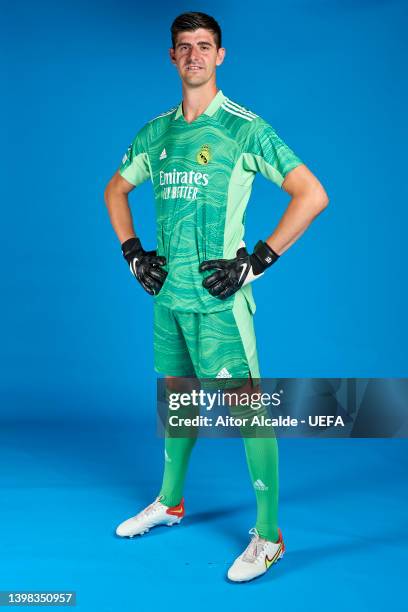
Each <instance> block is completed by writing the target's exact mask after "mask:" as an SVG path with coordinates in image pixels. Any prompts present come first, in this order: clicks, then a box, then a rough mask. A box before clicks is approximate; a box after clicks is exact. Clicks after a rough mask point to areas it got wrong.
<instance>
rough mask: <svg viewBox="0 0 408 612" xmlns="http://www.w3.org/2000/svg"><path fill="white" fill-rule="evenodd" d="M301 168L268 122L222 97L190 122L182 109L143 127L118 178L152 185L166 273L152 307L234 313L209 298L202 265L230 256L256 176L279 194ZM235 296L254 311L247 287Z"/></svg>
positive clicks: (239, 236) (231, 301) (229, 305)
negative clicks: (289, 176) (242, 297)
mask: <svg viewBox="0 0 408 612" xmlns="http://www.w3.org/2000/svg"><path fill="white" fill-rule="evenodd" d="M301 163H302V161H301V160H300V159H299V157H297V156H296V155H295V154H294V153H293V151H292V150H291V149H290V148H289V147H288V146H287V145H286V144H285V143H284V142H283V141H282V140H281V139H280V138H279V136H278V135H277V134H276V132H275V130H274V129H273V128H272V127H271V126H270V125H269V124H268V123H267V122H266V121H264V120H263V119H261V118H260V117H258V116H257V115H256V114H254V113H253V112H251V111H249V110H248V109H246V108H244V107H243V106H240V105H238V104H237V103H235V102H233V101H232V100H230V99H229V98H227V97H226V96H224V94H223V93H222V91H218V93H217V95H216V96H215V97H214V98H213V100H212V102H211V103H210V105H209V106H208V108H207V109H206V111H205V112H204V113H203V114H202V115H200V116H199V117H197V119H195V120H194V121H193V122H192V123H187V121H186V120H185V119H184V116H183V112H182V103H180V104H179V106H178V107H174V108H172V109H170V110H169V111H167V112H166V113H163V114H162V115H160V116H159V117H156V118H155V119H153V120H152V121H150V122H149V123H147V124H146V125H145V126H143V128H142V129H141V130H140V131H139V133H138V134H137V135H136V137H135V139H134V140H133V143H132V144H131V145H130V146H129V148H128V150H127V152H126V154H125V155H124V157H123V160H122V164H121V166H120V168H119V172H120V174H121V176H123V178H125V179H126V180H127V181H128V182H129V183H131V184H133V185H140V184H141V183H142V182H143V181H145V180H147V179H148V178H150V180H151V181H152V183H153V190H154V197H155V202H156V219H157V252H158V254H159V255H163V256H164V257H166V259H167V265H166V270H167V271H168V276H167V279H166V281H165V283H164V286H163V288H162V290H161V291H160V293H159V294H158V296H156V297H155V298H154V300H155V302H156V303H158V304H160V305H162V306H165V307H167V308H170V309H172V310H179V311H185V312H202V313H205V312H207V313H210V312H216V311H221V310H229V309H232V308H233V305H234V301H235V295H236V294H235V295H233V296H231V297H230V298H228V299H227V300H224V301H222V300H219V299H217V298H215V297H213V296H211V295H210V294H209V293H208V291H207V290H206V289H204V287H203V286H202V281H203V278H204V275H203V274H202V273H200V272H199V270H198V267H199V264H200V263H201V262H202V261H204V260H206V259H216V258H221V257H226V258H232V257H235V254H236V251H237V249H238V247H239V245H240V242H241V240H242V239H243V235H244V214H245V209H246V206H247V203H248V200H249V197H250V194H251V189H252V183H253V180H254V178H255V175H256V173H257V172H260V173H261V174H263V175H264V176H265V177H266V178H267V179H269V180H271V181H273V182H274V183H276V185H278V186H279V187H280V186H281V185H282V183H283V181H284V178H285V177H286V175H287V174H288V172H290V171H291V170H293V168H295V167H296V166H298V165H299V164H301ZM205 274H209V272H207V273H205ZM240 292H242V293H243V294H244V295H245V297H246V299H247V301H248V303H249V304H250V307H251V310H252V312H255V304H254V301H253V297H252V290H251V285H250V284H248V285H246V286H245V287H244V288H243V289H241V290H240Z"/></svg>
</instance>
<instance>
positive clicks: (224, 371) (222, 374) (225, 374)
mask: <svg viewBox="0 0 408 612" xmlns="http://www.w3.org/2000/svg"><path fill="white" fill-rule="evenodd" d="M215 378H232V374H230V373H229V372H228V370H227V368H222V370H220V371H219V372H218V374H217V376H216V377H215Z"/></svg>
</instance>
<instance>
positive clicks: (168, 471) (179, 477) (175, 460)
mask: <svg viewBox="0 0 408 612" xmlns="http://www.w3.org/2000/svg"><path fill="white" fill-rule="evenodd" d="M197 384H198V381H197V380H196V379H194V378H191V377H190V378H187V377H176V376H166V388H167V391H168V392H173V393H184V392H190V391H191V390H192V389H193V388H196V386H197ZM177 416H178V417H182V418H183V417H193V416H195V411H194V412H193V411H192V406H183V407H181V408H179V409H178V410H177ZM175 433H176V436H172V432H171V431H168V430H167V433H166V439H165V448H164V474H163V482H162V486H161V490H160V493H159V496H160V499H161V502H162V503H163V504H165V505H166V506H176V505H178V504H179V503H180V502H181V500H182V497H183V487H184V480H185V477H186V473H187V468H188V463H189V459H190V455H191V451H192V450H193V447H194V445H195V443H196V440H197V428H195V427H189V426H186V427H183V428H181V430H178V431H177V432H175Z"/></svg>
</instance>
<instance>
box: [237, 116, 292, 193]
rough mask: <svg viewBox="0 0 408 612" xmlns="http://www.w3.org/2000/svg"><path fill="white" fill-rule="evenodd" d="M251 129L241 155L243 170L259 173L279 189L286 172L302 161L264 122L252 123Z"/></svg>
mask: <svg viewBox="0 0 408 612" xmlns="http://www.w3.org/2000/svg"><path fill="white" fill-rule="evenodd" d="M251 128H252V129H251V132H250V134H249V136H248V138H247V141H246V144H245V150H244V155H243V158H244V159H243V166H244V169H245V170H246V171H249V172H260V173H261V174H262V175H263V176H264V177H265V178H267V179H268V180H270V181H273V182H274V183H276V184H277V185H278V186H279V187H281V185H282V183H283V181H284V180H285V177H286V175H287V174H288V172H290V171H291V170H293V169H294V168H296V166H299V165H300V164H303V162H302V160H301V159H300V158H299V157H298V156H297V155H296V154H295V153H294V152H293V151H292V149H290V148H289V147H288V145H287V144H285V143H284V142H283V140H282V139H281V138H279V136H278V134H277V133H276V132H275V130H274V129H273V127H271V126H270V125H269V124H268V123H266V121H263V120H262V119H261V120H259V121H254V125H253V126H251Z"/></svg>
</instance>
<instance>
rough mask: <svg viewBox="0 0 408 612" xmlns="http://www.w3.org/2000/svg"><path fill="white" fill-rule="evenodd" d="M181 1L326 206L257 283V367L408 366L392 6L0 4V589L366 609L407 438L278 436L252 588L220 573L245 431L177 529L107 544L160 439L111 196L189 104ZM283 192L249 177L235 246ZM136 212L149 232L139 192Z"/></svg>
mask: <svg viewBox="0 0 408 612" xmlns="http://www.w3.org/2000/svg"><path fill="white" fill-rule="evenodd" d="M185 10H202V11H204V12H207V13H209V14H213V15H214V16H215V17H216V18H217V19H218V20H219V22H220V24H221V27H222V28H223V34H224V45H225V47H226V48H227V57H226V60H225V62H224V64H223V66H221V67H220V69H219V71H218V86H219V87H220V88H221V89H222V90H223V91H224V93H225V94H226V95H227V96H229V97H230V98H232V99H233V100H235V101H237V102H238V103H241V104H243V105H245V106H247V107H249V108H250V109H252V110H253V111H255V112H256V113H257V114H259V115H261V116H262V117H264V118H265V119H266V120H267V121H268V122H269V123H270V124H271V125H273V126H274V128H275V129H276V130H277V132H278V133H279V135H280V136H281V137H282V138H283V139H284V140H285V141H286V142H287V143H288V144H289V146H291V147H292V148H293V149H294V151H295V152H296V153H297V154H298V155H299V156H300V157H301V158H302V159H303V160H304V162H305V163H306V164H307V165H308V167H309V168H310V169H311V171H312V172H314V173H315V174H316V175H317V177H318V178H319V179H320V181H321V182H322V183H323V185H324V186H325V188H326V190H327V192H328V195H329V197H330V204H329V207H328V209H327V210H326V211H324V213H323V214H322V215H320V216H319V217H318V219H317V220H316V221H315V222H314V223H313V224H312V226H311V227H310V228H309V230H308V231H307V233H306V234H305V235H304V236H303V237H302V238H301V239H300V240H299V241H298V242H297V243H296V244H295V245H294V246H293V247H292V248H291V249H290V250H289V251H288V252H287V253H285V256H284V257H282V259H281V260H280V262H279V265H277V266H276V267H274V269H273V273H272V272H271V273H270V276H268V278H267V279H265V281H263V282H261V283H260V284H259V285H256V286H254V294H255V298H256V301H257V304H258V311H257V315H256V319H255V322H256V329H257V336H258V349H259V357H260V362H261V368H262V372H263V375H264V376H273V377H274V376H282V377H296V376H302V377H308V376H320V377H324V376H336V377H346V376H356V377H377V376H378V377H388V376H393V377H403V376H406V375H407V367H406V346H407V340H408V331H407V325H406V317H405V313H406V311H407V283H406V240H405V227H406V225H407V221H408V213H407V206H406V202H407V186H406V180H405V157H406V151H405V143H406V137H407V122H406V117H405V112H406V106H407V83H406V79H404V75H405V70H406V62H407V39H406V28H407V18H406V17H407V14H406V13H407V11H406V3H404V2H392V1H368V0H364V1H356V2H352V1H351V0H346V1H343V2H323V1H320V2H318V1H309V2H306V1H300V0H299V1H297V2H295V1H289V2H286V3H282V2H279V3H275V2H271V1H269V2H263V1H262V2H257V3H256V5H248V4H247V3H242V4H239V3H236V2H222V3H220V2H212V1H209V2H206V3H205V5H200V4H199V5H198V6H197V5H195V6H190V5H188V4H185V3H182V2H173V3H172V4H169V3H168V2H157V1H156V2H154V3H152V4H150V5H149V4H147V3H143V4H141V5H140V4H139V3H136V2H129V1H126V0H124V1H122V2H120V3H114V2H113V1H110V0H109V1H108V0H106V1H102V2H96V1H94V2H85V3H79V2H59V3H51V2H20V3H10V4H8V5H7V6H4V7H2V13H3V16H4V17H5V19H3V20H2V23H3V25H2V31H1V37H0V38H1V42H0V45H1V48H0V51H1V57H2V62H3V72H4V74H5V76H6V78H7V83H8V85H7V91H6V94H7V95H5V96H4V97H3V98H2V101H1V104H2V106H3V109H2V116H3V117H4V119H5V122H4V127H3V132H4V134H5V142H6V143H7V144H6V146H4V147H2V149H1V156H2V159H1V167H2V169H4V171H5V174H4V178H3V180H2V198H1V200H2V221H3V223H2V247H3V248H2V287H3V291H2V312H1V324H2V325H1V326H2V336H1V337H2V341H1V347H2V350H1V364H0V365H1V368H0V400H1V430H0V431H1V436H2V444H1V453H2V462H1V465H2V467H1V476H2V492H3V500H2V505H1V513H2V520H1V538H2V548H3V553H2V555H1V561H0V562H1V563H2V567H1V573H0V577H1V579H0V582H1V584H0V588H1V589H3V590H7V589H14V588H15V589H30V588H31V589H74V590H77V592H78V601H79V604H78V607H79V608H81V609H84V610H93V609H95V610H106V611H109V612H110V611H114V610H118V609H121V610H128V609H129V610H130V609H134V608H135V606H137V605H139V606H141V607H145V606H147V605H149V603H150V604H151V605H158V604H159V603H161V604H162V605H165V606H170V605H172V606H173V605H180V604H184V603H185V597H189V598H190V597H191V598H194V596H198V599H199V601H196V600H195V599H194V602H195V604H196V605H197V607H198V608H199V607H200V605H201V606H203V607H204V604H206V603H207V605H208V603H209V602H210V603H211V605H212V606H213V607H214V606H216V605H217V602H218V604H219V606H220V607H221V606H224V605H226V604H227V603H228V604H231V605H233V604H234V603H237V602H238V603H240V604H241V605H242V604H243V603H245V605H250V604H251V603H252V604H254V603H255V604H256V605H263V604H268V605H271V604H273V605H276V606H279V607H282V606H283V607H284V609H294V610H297V609H299V606H300V605H302V607H303V608H304V609H311V608H313V609H315V610H316V609H323V608H325V607H326V605H330V607H332V608H333V609H336V608H337V607H338V609H340V608H344V606H345V605H347V606H349V607H351V608H352V609H359V610H360V609H370V610H373V609H381V608H383V607H384V605H387V604H388V603H389V597H390V593H392V594H393V597H394V598H395V597H397V598H398V597H399V594H400V593H401V588H402V584H401V574H400V568H401V567H402V562H403V554H405V553H404V549H405V547H406V543H407V527H406V523H405V522H404V516H405V510H406V502H407V489H406V483H405V481H404V479H403V477H404V474H405V472H404V471H403V467H404V465H405V466H406V461H407V450H406V444H405V442H404V441H398V440H383V441H378V440H377V441H369V440H366V441H358V440H353V441H351V440H337V441H334V440H333V441H332V440H326V441H322V440H304V441H299V440H297V441H295V440H282V441H281V442H280V448H281V515H280V516H281V526H282V530H283V532H284V537H285V540H286V543H287V547H288V553H287V556H286V558H285V559H284V561H283V562H281V563H280V564H278V566H277V567H275V568H273V569H272V570H271V571H270V572H269V573H268V575H267V576H266V577H265V578H264V579H262V581H258V582H256V583H253V584H251V585H247V586H244V587H239V586H238V588H237V586H236V585H230V584H228V583H226V582H225V581H224V574H225V571H226V569H227V567H228V564H229V563H230V562H231V561H232V560H233V559H234V558H235V556H236V555H237V554H238V553H239V552H241V550H242V549H243V547H244V545H246V542H247V539H246V535H245V531H246V529H249V528H250V527H251V526H252V524H253V522H254V512H255V504H254V498H253V492H252V490H251V485H250V482H249V478H248V476H247V473H246V465H245V459H244V454H243V450H242V448H241V444H242V443H241V441H240V440H225V441H218V440H217V441H212V440H209V441H208V440H201V441H200V442H199V445H200V448H197V449H196V450H195V454H194V457H193V460H192V465H191V469H190V472H189V480H188V483H187V489H186V497H187V506H188V509H189V516H190V518H188V519H186V520H185V522H184V524H183V525H182V526H181V527H178V528H176V529H173V530H164V531H165V532H164V533H163V529H161V530H157V531H156V532H155V533H152V534H149V536H148V537H147V536H146V537H145V538H143V539H138V540H137V541H136V540H135V541H120V540H118V539H116V538H114V537H113V529H114V527H115V525H116V524H117V523H118V522H120V521H121V520H123V519H124V518H126V517H127V516H129V515H131V514H134V513H135V512H136V511H138V510H139V509H140V508H141V507H143V506H144V505H146V503H148V502H150V501H151V499H152V498H153V496H154V495H155V494H156V493H157V489H158V486H159V484H160V478H161V469H162V440H160V439H157V438H156V437H155V428H154V425H155V423H154V420H155V395H154V394H155V374H154V371H153V352H152V304H151V300H150V299H149V296H147V294H144V293H143V292H142V290H141V289H140V288H139V287H138V286H137V285H136V283H135V282H134V281H133V279H132V278H131V276H130V275H129V272H128V270H127V269H126V266H125V265H124V262H123V260H122V257H121V254H120V249H119V243H118V242H117V239H116V237H115V235H114V234H113V231H112V229H111V227H110V223H109V219H108V215H107V212H106V209H105V204H104V201H103V191H104V188H105V186H106V183H107V181H108V180H109V178H110V177H111V176H112V174H113V173H114V172H115V170H116V169H117V167H118V165H119V163H120V159H121V157H122V155H123V153H124V152H125V150H126V148H127V146H128V144H129V142H130V141H131V140H132V138H133V136H134V135H135V134H136V132H137V131H138V129H139V128H140V127H141V125H143V124H144V123H145V122H146V121H147V120H149V119H151V118H152V117H154V116H156V115H157V114H159V113H161V112H163V111H164V110H167V109H168V108H170V107H172V106H174V105H175V104H176V103H178V102H179V101H180V96H181V88H180V82H179V79H178V76H177V73H176V70H175V68H174V67H173V66H172V65H171V64H170V61H169V60H168V57H167V55H168V47H169V42H170V39H169V27H170V24H171V21H172V19H173V18H174V17H175V16H176V15H177V14H179V13H181V12H183V11H185ZM287 202H288V195H287V194H286V193H285V192H284V191H282V190H279V189H278V188H276V186H274V185H273V184H272V183H268V182H267V181H266V180H265V179H263V178H262V177H259V178H257V180H256V181H255V185H254V189H253V194H252V198H251V202H250V204H249V210H248V216H247V234H246V237H247V242H248V244H250V245H251V244H254V243H255V242H256V241H257V240H258V239H259V238H263V237H266V236H267V235H269V234H270V233H271V231H272V230H273V228H274V227H275V225H276V223H277V222H278V220H279V217H280V215H281V214H282V213H283V211H284V209H285V206H286V204H287ZM131 204H132V209H133V213H134V218H135V225H136V228H137V231H138V233H139V234H140V235H141V236H142V238H143V243H144V244H146V246H147V245H153V244H154V236H155V232H154V214H153V202H152V190H151V185H150V184H149V183H146V184H144V185H143V186H141V187H140V188H139V189H137V190H135V191H134V192H133V193H132V195H131ZM215 473H216V476H215V475H214V474H215ZM160 536H162V537H160ZM405 562H406V561H405ZM373 585H375V588H373ZM190 588H192V589H193V591H192V592H191V593H190ZM333 595H334V597H333ZM144 597H147V598H148V601H147V603H143V606H142V604H141V601H142V600H141V598H144ZM265 597H268V600H265ZM92 598H94V601H95V602H97V603H94V604H92ZM254 598H255V599H254ZM103 601H104V602H105V603H103ZM118 602H119V603H118Z"/></svg>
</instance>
